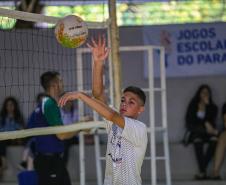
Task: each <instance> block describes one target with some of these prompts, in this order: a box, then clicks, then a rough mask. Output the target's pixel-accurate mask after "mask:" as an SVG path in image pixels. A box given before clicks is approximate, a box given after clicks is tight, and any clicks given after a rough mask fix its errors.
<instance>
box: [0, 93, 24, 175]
mask: <svg viewBox="0 0 226 185" xmlns="http://www.w3.org/2000/svg"><path fill="white" fill-rule="evenodd" d="M24 126H25V125H24V118H23V115H22V113H21V111H20V109H19V105H18V102H17V100H16V99H15V98H14V97H12V96H10V97H7V98H6V99H5V100H4V102H3V105H2V108H1V111H0V131H1V132H5V131H15V130H20V129H23V128H24ZM17 144H22V140H21V139H17V140H5V141H0V175H2V174H3V171H4V169H5V168H6V160H5V159H6V148H7V146H8V145H17Z"/></svg>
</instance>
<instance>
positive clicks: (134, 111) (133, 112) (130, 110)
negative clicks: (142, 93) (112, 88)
mask: <svg viewBox="0 0 226 185" xmlns="http://www.w3.org/2000/svg"><path fill="white" fill-rule="evenodd" d="M143 111H144V106H143V103H142V101H141V100H140V98H139V97H138V96H137V95H136V94H134V93H132V92H129V91H128V92H125V93H123V95H122V98H121V104H120V114H121V115H123V116H127V117H130V118H137V117H138V116H139V114H140V113H141V112H143Z"/></svg>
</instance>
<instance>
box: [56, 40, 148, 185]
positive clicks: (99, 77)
mask: <svg viewBox="0 0 226 185" xmlns="http://www.w3.org/2000/svg"><path fill="white" fill-rule="evenodd" d="M88 47H89V48H90V49H91V51H92V57H93V66H92V68H93V77H92V95H93V97H90V96H88V95H87V94H85V93H83V92H71V93H66V94H65V95H64V96H63V97H62V98H61V99H60V101H59V105H60V106H63V105H64V104H65V103H66V102H67V101H71V100H75V99H80V100H82V101H83V102H85V103H86V104H87V105H88V106H90V107H91V108H92V109H93V110H95V111H96V112H98V113H99V114H100V115H101V116H102V117H104V118H105V119H106V120H108V121H109V122H108V123H107V133H108V144H107V153H106V170H105V180H104V185H141V183H142V182H141V177H140V173H141V166H142V163H143V159H144V156H145V151H146V146H147V128H146V125H145V124H144V123H142V122H140V121H138V120H137V117H138V116H139V114H140V113H142V112H143V111H144V104H145V99H146V97H145V94H144V92H143V91H142V90H141V89H140V88H138V87H134V86H130V87H127V88H126V89H125V90H124V91H123V95H122V98H121V104H120V113H118V112H116V111H115V110H113V109H112V108H110V107H109V106H108V105H107V104H106V101H105V99H106V98H105V94H104V85H103V69H104V61H105V59H106V58H107V56H108V53H109V49H108V48H106V41H105V38H104V37H103V38H102V37H99V38H98V40H97V41H95V40H93V39H92V44H88Z"/></svg>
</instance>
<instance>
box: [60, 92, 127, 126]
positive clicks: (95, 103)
mask: <svg viewBox="0 0 226 185" xmlns="http://www.w3.org/2000/svg"><path fill="white" fill-rule="evenodd" d="M75 99H79V100H82V101H83V102H84V103H86V104H87V105H88V106H89V107H91V108H92V109H93V110H95V111H96V112H97V113H99V114H100V115H101V116H102V117H104V118H105V119H107V120H109V121H111V122H113V123H115V124H117V125H118V126H119V127H121V128H124V126H125V121H124V118H123V117H122V116H121V115H120V114H119V113H118V112H116V111H114V110H113V109H111V108H110V107H109V106H108V105H106V104H105V103H104V102H102V101H101V100H98V99H95V98H92V97H90V96H88V95H87V94H85V93H82V92H69V93H66V94H65V95H64V96H63V97H61V98H60V100H59V105H60V106H61V107H62V106H64V105H65V103H66V102H67V101H72V100H75Z"/></svg>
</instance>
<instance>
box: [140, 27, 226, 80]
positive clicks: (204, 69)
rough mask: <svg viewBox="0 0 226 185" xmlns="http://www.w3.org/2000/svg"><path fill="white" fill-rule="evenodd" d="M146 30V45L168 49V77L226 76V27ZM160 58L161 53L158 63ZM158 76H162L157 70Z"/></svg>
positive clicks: (156, 55) (149, 28)
mask: <svg viewBox="0 0 226 185" xmlns="http://www.w3.org/2000/svg"><path fill="white" fill-rule="evenodd" d="M143 29H144V43H145V45H147V44H148V45H161V46H164V47H165V51H166V54H165V58H166V60H165V65H166V75H167V77H181V76H184V77H187V76H203V75H222V74H224V75H225V74H226V23H206V24H178V25H162V26H147V27H144V28H143ZM157 57H158V52H155V54H154V58H155V61H158V60H159V59H157ZM146 65H147V63H145V67H144V70H145V76H146V77H147V71H146V69H147V67H146ZM155 66H158V65H155ZM155 76H159V71H158V69H155Z"/></svg>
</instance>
